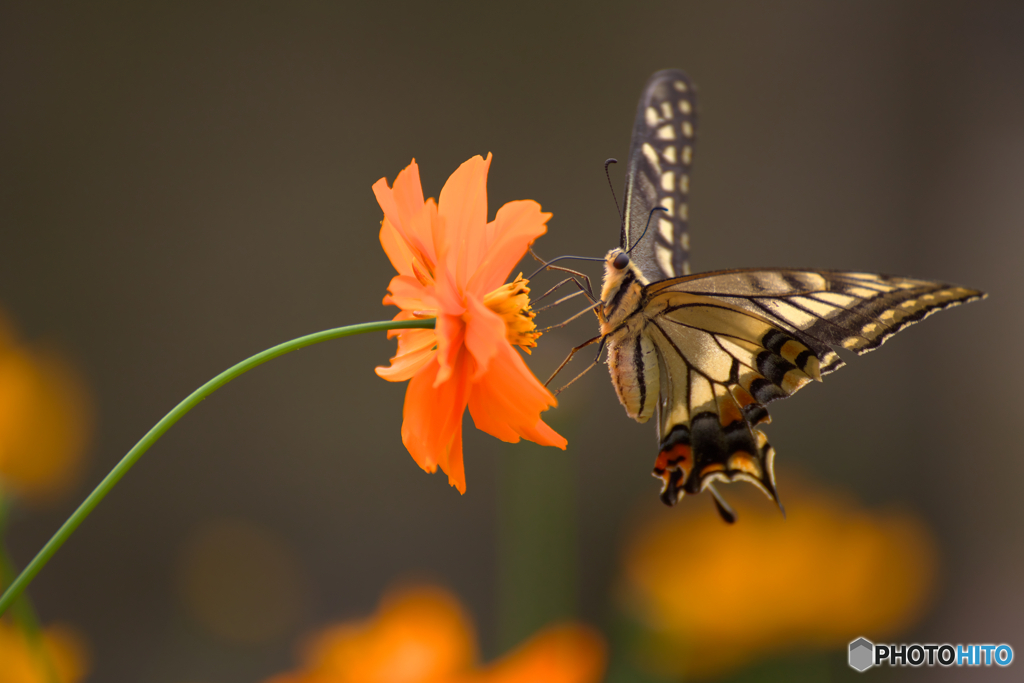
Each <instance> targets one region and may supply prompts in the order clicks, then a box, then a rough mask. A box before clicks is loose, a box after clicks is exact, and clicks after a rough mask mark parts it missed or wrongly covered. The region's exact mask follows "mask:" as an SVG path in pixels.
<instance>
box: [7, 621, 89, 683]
mask: <svg viewBox="0 0 1024 683" xmlns="http://www.w3.org/2000/svg"><path fill="white" fill-rule="evenodd" d="M87 668H88V664H87V655H86V651H85V647H84V645H83V644H82V641H81V639H80V638H79V636H78V635H77V634H76V633H75V632H74V631H72V630H71V629H69V628H67V627H65V626H49V627H47V628H46V629H45V630H44V631H43V633H42V638H41V639H40V640H39V642H38V643H33V642H30V641H29V640H28V639H27V638H26V637H25V635H24V634H23V633H22V632H21V631H19V630H18V629H17V628H15V626H14V625H13V624H11V623H10V622H9V621H8V620H6V619H4V620H2V621H0V683H52V682H54V681H56V682H58V683H76V682H77V681H80V680H82V678H84V676H85V673H86V670H87Z"/></svg>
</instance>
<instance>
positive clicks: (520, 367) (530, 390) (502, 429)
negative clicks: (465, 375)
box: [469, 344, 568, 450]
mask: <svg viewBox="0 0 1024 683" xmlns="http://www.w3.org/2000/svg"><path fill="white" fill-rule="evenodd" d="M557 403H558V402H557V401H556V400H555V397H554V396H552V395H551V392H549V391H548V390H547V389H545V388H544V386H543V385H542V384H541V383H540V382H538V381H537V378H536V377H534V376H533V374H532V373H531V372H530V371H529V369H528V368H527V367H526V363H524V362H523V358H522V356H520V355H519V354H518V353H516V352H515V350H514V349H513V348H512V347H511V346H509V345H508V344H504V345H503V346H501V347H499V348H498V351H497V353H496V354H495V357H494V358H493V359H492V361H491V364H490V367H489V368H488V370H487V372H486V373H485V374H484V375H483V377H481V378H480V379H479V380H478V381H476V382H475V383H474V385H473V389H472V393H471V394H470V397H469V413H470V415H472V416H473V423H474V424H475V425H476V427H477V429H479V430H480V431H484V432H487V433H488V434H491V435H493V436H495V437H497V438H499V439H501V440H502V441H508V442H510V443H516V442H518V441H519V437H523V438H526V439H529V440H530V441H533V442H535V443H538V444H540V445H542V446H556V447H558V448H561V449H562V450H565V447H566V445H567V444H568V442H567V441H566V440H565V438H564V437H563V436H561V435H560V434H558V432H556V431H555V430H553V429H551V427H549V426H548V425H547V424H545V423H544V422H543V421H542V420H541V419H540V413H541V412H542V411H544V410H547V409H548V408H549V407H553V406H555V405H557Z"/></svg>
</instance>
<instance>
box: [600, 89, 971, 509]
mask: <svg viewBox="0 0 1024 683" xmlns="http://www.w3.org/2000/svg"><path fill="white" fill-rule="evenodd" d="M695 124H696V119H695V100H694V91H693V85H692V83H691V82H690V80H689V78H687V77H686V75H685V74H683V73H682V72H681V71H676V70H668V71H659V72H658V73H656V74H654V75H653V76H652V77H651V79H650V80H649V81H648V84H647V86H646V88H645V89H644V93H643V95H642V96H641V100H640V105H639V107H638V108H637V116H636V121H635V124H634V128H633V140H632V144H631V147H630V158H629V163H628V165H627V167H626V211H625V218H624V221H623V228H622V235H621V240H620V248H618V249H613V250H612V251H610V252H609V253H608V255H607V256H606V261H605V279H604V286H603V288H602V294H601V300H602V302H601V303H602V305H601V306H600V307H599V308H598V309H597V315H598V319H599V321H600V323H601V335H602V337H601V339H602V340H603V342H604V343H605V345H606V346H607V349H608V367H609V371H610V372H611V377H612V383H613V385H614V386H615V389H616V392H617V393H618V395H619V400H620V401H621V402H622V404H623V406H624V407H625V409H626V412H627V414H629V415H630V417H633V418H634V419H636V420H637V421H640V422H646V421H647V420H648V419H649V418H650V417H652V416H654V415H657V419H656V422H657V424H658V438H659V444H660V448H659V454H658V457H657V461H656V463H655V468H654V475H655V476H656V477H658V478H660V479H661V480H662V490H661V498H662V500H663V501H664V502H665V503H667V504H669V505H673V504H675V503H676V502H678V501H679V500H680V499H681V498H682V497H683V495H684V494H686V493H698V492H700V491H703V490H704V489H707V488H709V487H711V488H712V491H714V488H713V487H712V484H713V482H714V481H716V480H721V481H736V480H746V481H749V482H751V483H753V484H755V485H756V486H758V487H759V488H761V489H762V490H763V491H764V492H765V493H767V494H768V495H769V496H771V497H772V498H773V499H775V500H776V502H778V496H777V493H776V488H775V475H774V469H773V466H774V455H775V453H774V450H773V449H772V447H771V445H770V444H769V443H768V440H767V437H766V436H765V435H764V433H763V432H762V431H761V429H760V427H761V426H763V425H764V424H767V423H768V422H769V421H770V418H769V416H768V410H767V408H766V406H767V404H769V403H770V402H772V401H775V400H777V399H780V398H786V397H788V396H791V395H792V394H794V393H796V392H797V391H798V390H800V389H801V388H802V387H804V386H805V385H807V384H808V383H809V382H811V381H812V380H818V381H820V380H821V378H822V376H823V375H826V374H828V373H830V372H834V371H835V370H838V369H839V368H840V367H842V366H843V364H844V362H843V360H842V359H841V358H840V356H839V354H838V353H837V350H838V349H846V350H848V351H851V352H854V353H856V354H858V355H860V354H864V353H867V352H868V351H871V350H873V349H875V348H878V347H879V346H880V345H881V344H883V343H884V342H885V341H886V340H887V339H889V338H890V337H891V336H892V335H894V334H896V333H897V332H899V331H900V330H902V329H904V328H905V327H907V326H908V325H910V324H912V323H914V322H917V321H918V320H922V319H924V318H925V317H927V316H929V315H931V314H932V313H934V312H936V311H939V310H942V309H944V308H948V307H950V306H955V305H957V304H962V303H967V302H969V301H974V300H976V299H980V298H983V297H984V296H985V295H984V294H983V293H981V292H978V291H976V290H973V289H967V288H964V287H959V286H956V285H950V284H944V283H940V282H930V281H925V280H915V279H911V278H904V277H892V276H886V275H876V274H872V273H860V272H844V271H825V270H802V269H786V268H777V269H769V268H764V269H753V268H752V269H739V270H728V271H719V272H713V273H700V274H696V275H690V274H689V246H690V245H689V233H688V227H689V226H688V210H687V209H688V204H687V202H688V196H689V177H690V166H691V163H692V160H693V143H694V134H695ZM655 207H660V208H662V209H664V211H662V212H656V213H655V214H654V216H653V218H652V219H651V226H650V229H649V230H648V231H647V233H645V232H644V230H645V226H646V225H647V221H648V217H649V216H650V215H651V210H652V209H654V208H655ZM715 497H716V500H717V501H719V505H720V509H723V508H722V505H724V504H723V503H722V502H721V501H720V500H719V498H718V495H717V493H716V494H715ZM723 515H725V516H727V517H729V515H728V514H727V513H726V512H725V511H724V510H723Z"/></svg>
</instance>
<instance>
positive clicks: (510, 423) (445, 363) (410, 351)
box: [373, 154, 566, 493]
mask: <svg viewBox="0 0 1024 683" xmlns="http://www.w3.org/2000/svg"><path fill="white" fill-rule="evenodd" d="M490 164H491V155H490V154H488V155H487V159H482V158H481V157H479V156H475V157H473V158H472V159H470V160H469V161H467V162H465V163H464V164H462V166H460V167H459V169H458V170H457V171H455V173H453V174H452V176H451V177H450V178H449V179H448V182H447V183H445V186H444V188H443V189H442V190H441V197H440V200H439V201H438V202H436V203H435V202H434V200H433V199H427V200H426V201H424V199H423V190H422V188H421V186H420V173H419V167H418V166H417V165H416V161H415V160H414V161H413V162H412V163H411V164H409V166H408V167H407V168H406V169H405V170H403V171H402V172H401V173H399V174H398V177H397V178H395V185H394V187H388V184H387V180H386V179H385V178H381V179H380V180H378V181H377V182H376V183H375V184H374V185H373V192H374V194H375V195H376V196H377V202H378V203H380V206H381V208H382V209H383V210H384V220H383V222H382V223H381V227H380V242H381V245H382V246H383V247H384V251H385V252H386V253H387V255H388V258H389V259H391V263H392V265H394V267H395V270H397V271H398V275H397V276H396V277H394V278H393V279H392V280H391V284H390V285H388V290H389V292H390V294H389V295H388V296H386V297H384V303H385V304H387V305H395V306H398V307H399V308H400V309H402V310H401V311H400V312H399V313H398V315H396V316H395V318H394V319H395V320H411V319H414V318H436V319H437V322H436V326H435V329H433V330H400V331H399V330H396V331H392V332H390V333H389V337H398V353H397V354H396V355H395V357H394V358H392V359H391V366H390V367H379V368H377V374H378V375H380V376H381V377H383V378H384V379H386V380H388V381H390V382H402V381H405V380H409V388H408V391H407V392H406V394H405V408H404V411H403V417H404V422H403V424H402V442H403V443H404V444H405V447H406V448H407V449H409V453H411V454H412V457H413V459H414V460H415V461H416V462H417V463H419V466H420V467H422V468H423V469H424V470H426V471H427V472H434V471H435V470H436V469H437V467H438V466H440V467H441V469H442V470H444V471H445V472H446V473H447V474H448V482H449V483H450V484H451V485H452V486H455V487H456V488H458V489H459V492H460V493H465V492H466V475H465V471H464V469H463V464H462V416H463V414H464V413H465V411H466V408H467V407H468V408H469V413H470V415H472V416H473V422H474V423H475V424H476V426H477V428H478V429H481V430H483V431H485V432H487V433H488V434H491V435H493V436H496V437H498V438H499V439H501V440H502V441H508V442H511V443H515V442H517V441H519V438H520V437H524V438H526V439H529V440H530V441H535V442H536V443H539V444H541V445H544V446H557V447H558V448H562V449H565V446H566V440H565V439H564V438H562V437H561V436H560V435H559V434H558V433H556V432H555V431H554V430H553V429H551V428H550V427H549V426H548V425H546V424H545V423H544V422H543V421H542V420H541V419H540V413H541V412H542V411H544V410H547V409H548V408H550V407H553V406H555V405H556V401H555V398H554V396H552V395H551V392H549V391H548V390H547V389H545V388H544V386H543V385H542V384H541V383H540V382H539V381H537V378H536V377H534V376H533V374H532V373H531V372H530V370H529V369H528V368H527V367H526V363H525V362H523V358H522V356H520V355H519V354H518V353H516V351H515V349H513V348H512V347H513V345H517V346H519V347H520V348H522V349H523V350H525V351H526V352H527V353H529V347H531V346H536V339H537V337H539V336H540V333H539V332H537V331H536V330H535V327H534V324H533V315H534V314H533V313H532V312H531V311H530V300H529V296H528V295H529V292H530V290H529V288H527V286H526V285H527V280H524V279H522V275H520V276H519V277H517V278H516V279H515V281H514V282H511V283H508V284H503V283H504V282H505V280H506V278H507V277H508V275H509V274H510V273H511V271H512V267H513V266H514V265H515V264H516V263H518V262H519V259H521V258H522V257H523V255H524V254H525V253H526V250H527V249H528V248H529V246H530V244H532V243H533V241H534V240H535V239H537V238H538V237H540V236H541V235H543V234H544V233H545V232H547V227H546V226H545V223H546V222H547V220H548V219H549V218H550V217H551V214H549V213H542V212H541V210H540V205H539V204H538V203H537V202H534V201H529V200H522V201H516V202H509V203H508V204H505V205H504V206H502V207H501V208H500V209H498V213H497V215H496V216H495V218H494V220H493V221H490V222H488V221H487V169H488V168H489V167H490Z"/></svg>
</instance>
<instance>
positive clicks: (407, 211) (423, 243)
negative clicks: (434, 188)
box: [373, 159, 435, 274]
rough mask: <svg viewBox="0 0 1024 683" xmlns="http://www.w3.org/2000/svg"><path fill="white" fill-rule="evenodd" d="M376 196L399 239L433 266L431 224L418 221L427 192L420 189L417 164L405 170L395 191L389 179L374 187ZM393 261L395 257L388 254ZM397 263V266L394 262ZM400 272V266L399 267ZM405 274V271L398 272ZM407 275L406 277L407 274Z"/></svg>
mask: <svg viewBox="0 0 1024 683" xmlns="http://www.w3.org/2000/svg"><path fill="white" fill-rule="evenodd" d="M373 194H374V195H375V196H376V197H377V203H378V204H380V208H381V209H382V210H383V211H384V217H385V219H387V221H388V222H389V223H390V224H391V226H392V227H393V228H394V229H395V231H396V233H397V234H398V236H399V237H400V238H401V239H402V240H403V241H405V243H406V244H407V245H408V246H409V247H410V249H411V250H412V252H413V255H414V256H416V257H417V258H419V259H420V260H421V261H423V262H424V265H428V264H433V263H434V262H435V258H434V244H433V240H432V238H431V234H430V226H429V224H428V225H427V226H426V229H424V222H423V221H422V220H417V218H418V217H419V215H420V213H421V212H422V211H423V206H424V202H423V189H422V187H421V186H420V170H419V166H417V164H416V160H415V159H413V160H412V162H411V163H410V164H409V165H408V166H407V167H406V168H404V169H403V170H402V171H401V172H400V173H399V174H398V177H397V178H395V186H394V188H389V187H388V182H387V178H381V179H380V180H378V181H377V182H375V183H374V184H373ZM388 257H389V258H390V257H391V254H390V253H389V254H388ZM392 263H393V262H392ZM396 269H397V266H396ZM398 272H399V273H402V270H399V271H398ZM403 274H405V273H403Z"/></svg>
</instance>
